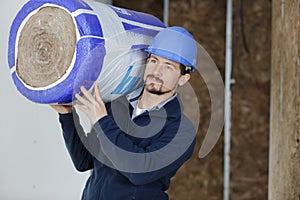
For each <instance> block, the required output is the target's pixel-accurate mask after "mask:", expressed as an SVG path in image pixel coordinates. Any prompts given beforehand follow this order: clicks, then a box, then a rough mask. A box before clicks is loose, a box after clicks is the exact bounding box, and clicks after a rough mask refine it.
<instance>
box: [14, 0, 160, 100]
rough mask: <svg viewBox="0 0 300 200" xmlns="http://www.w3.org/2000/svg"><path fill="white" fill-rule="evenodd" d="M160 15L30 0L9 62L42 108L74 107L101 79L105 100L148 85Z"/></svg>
mask: <svg viewBox="0 0 300 200" xmlns="http://www.w3.org/2000/svg"><path fill="white" fill-rule="evenodd" d="M164 27H165V25H164V24H163V23H162V22H161V21H160V20H159V19H157V18H156V17H154V16H152V15H149V14H145V13H141V12H136V11H132V10H128V9H124V8H118V7H114V6H112V5H107V4H103V3H100V2H96V1H92V0H85V1H82V0H64V1H60V0H30V1H28V2H27V3H26V4H24V6H23V7H22V8H21V9H20V11H19V12H18V13H17V15H16V17H15V19H14V21H13V23H12V25H11V29H10V35H9V44H8V63H9V67H10V70H11V76H12V79H13V82H14V84H15V86H16V88H17V90H18V91H19V92H20V93H21V94H22V95H23V96H25V97H26V98H27V99H29V100H30V101H33V102H37V103H41V104H53V103H59V104H64V103H70V102H72V101H73V97H74V94H75V93H77V92H78V91H79V89H78V88H79V86H81V85H84V86H85V87H86V88H87V89H90V88H91V86H92V84H93V83H94V82H95V81H96V82H97V83H98V85H99V88H100V90H101V94H102V97H103V99H104V101H105V102H107V101H110V100H113V99H114V98H117V97H118V96H120V95H124V94H127V93H129V92H130V91H132V90H133V89H134V88H136V87H138V86H140V85H141V84H142V83H143V80H142V78H143V77H142V74H143V70H144V62H145V57H146V53H145V52H144V51H143V48H145V47H147V46H148V45H149V44H150V42H151V41H152V39H153V37H154V36H155V35H156V34H157V32H158V31H160V30H161V29H162V28H164Z"/></svg>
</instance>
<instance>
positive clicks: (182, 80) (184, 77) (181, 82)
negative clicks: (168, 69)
mask: <svg viewBox="0 0 300 200" xmlns="http://www.w3.org/2000/svg"><path fill="white" fill-rule="evenodd" d="M190 78H191V75H190V74H185V75H181V76H180V78H179V80H178V86H183V85H184V84H186V83H187V82H188V81H189V80H190Z"/></svg>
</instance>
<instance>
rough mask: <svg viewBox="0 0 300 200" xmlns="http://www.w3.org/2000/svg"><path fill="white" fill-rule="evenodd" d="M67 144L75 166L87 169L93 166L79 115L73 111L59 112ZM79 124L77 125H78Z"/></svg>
mask: <svg viewBox="0 0 300 200" xmlns="http://www.w3.org/2000/svg"><path fill="white" fill-rule="evenodd" d="M59 121H60V123H61V127H62V131H63V137H64V140H65V145H66V147H67V150H68V152H69V154H70V157H71V159H72V161H73V164H74V166H75V168H76V169H77V170H78V171H86V170H89V169H91V168H92V167H93V157H92V155H91V154H90V152H89V151H88V150H87V148H86V147H85V144H84V143H86V142H85V141H86V138H85V134H84V131H83V129H82V127H81V126H80V125H79V120H77V116H76V117H75V118H74V117H73V113H68V114H59ZM76 124H77V125H76Z"/></svg>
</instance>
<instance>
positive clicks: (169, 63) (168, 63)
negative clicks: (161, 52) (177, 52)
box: [150, 55, 176, 68]
mask: <svg viewBox="0 0 300 200" xmlns="http://www.w3.org/2000/svg"><path fill="white" fill-rule="evenodd" d="M150 58H154V59H155V60H158V58H157V57H156V56H154V55H151V56H150ZM165 64H167V65H172V66H173V67H174V68H176V65H175V64H174V63H171V62H165Z"/></svg>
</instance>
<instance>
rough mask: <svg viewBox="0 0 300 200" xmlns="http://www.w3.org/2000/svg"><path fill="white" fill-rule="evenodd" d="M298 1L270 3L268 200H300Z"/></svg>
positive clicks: (299, 36)
mask: <svg viewBox="0 0 300 200" xmlns="http://www.w3.org/2000/svg"><path fill="white" fill-rule="evenodd" d="M299 8H300V0H273V2H272V56H271V67H272V69H271V112H270V113H271V116H270V122H271V124H270V126H271V127H270V166H269V169H270V170H269V199H270V200H283V199H293V200H299V199H300V147H299V139H300V94H299V93H300V91H299V87H300V53H299V52H300V49H299V46H300V33H299V32H300V31H299V30H300V14H299V12H300V9H299Z"/></svg>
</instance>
